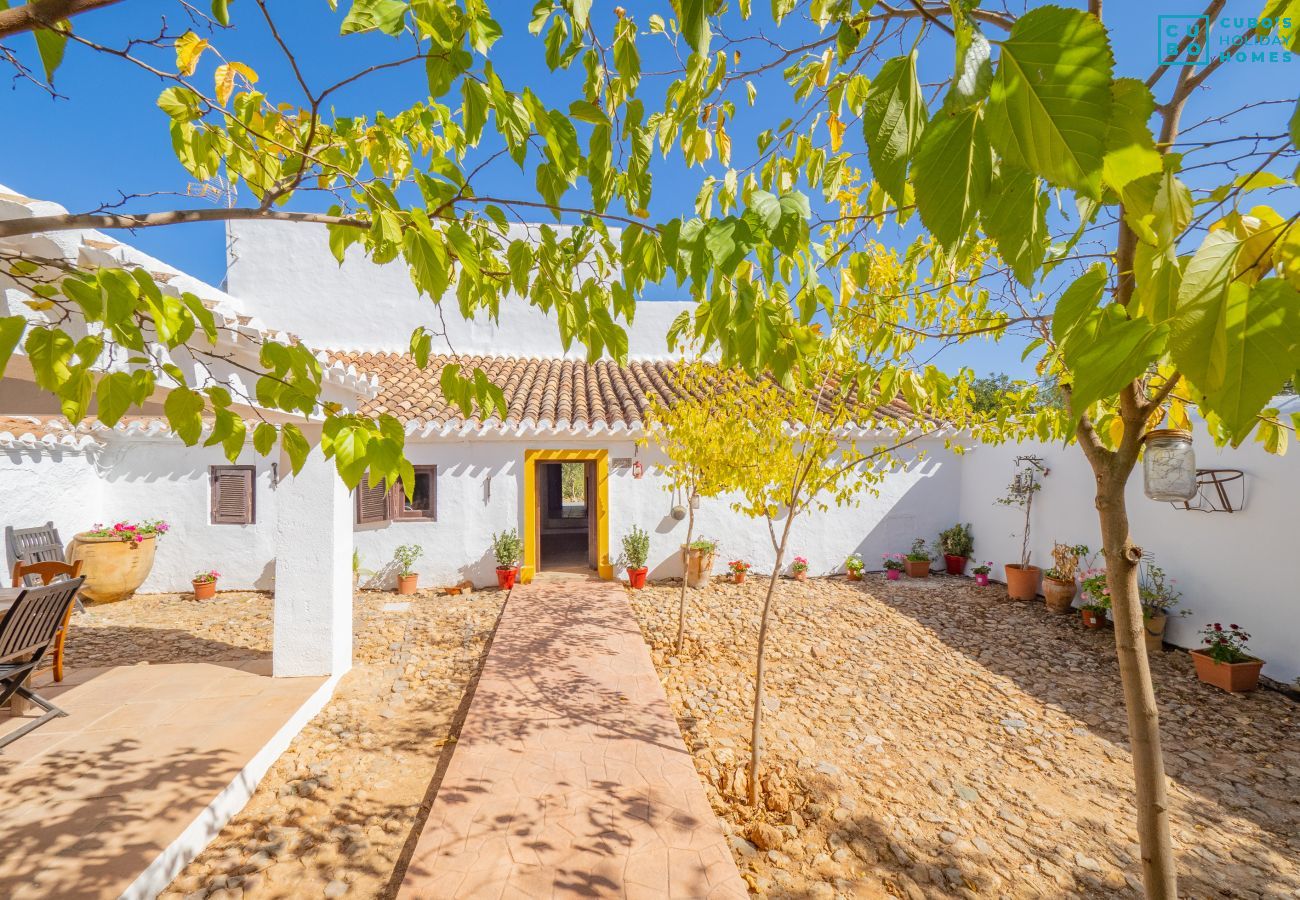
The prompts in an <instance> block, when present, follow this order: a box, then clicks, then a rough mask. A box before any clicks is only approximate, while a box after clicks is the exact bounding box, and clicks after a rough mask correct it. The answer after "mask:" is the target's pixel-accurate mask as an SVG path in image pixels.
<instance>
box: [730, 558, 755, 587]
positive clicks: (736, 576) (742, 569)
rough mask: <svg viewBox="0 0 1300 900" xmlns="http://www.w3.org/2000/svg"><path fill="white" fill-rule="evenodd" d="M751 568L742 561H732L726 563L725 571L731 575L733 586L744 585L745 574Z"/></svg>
mask: <svg viewBox="0 0 1300 900" xmlns="http://www.w3.org/2000/svg"><path fill="white" fill-rule="evenodd" d="M752 568H753V566H751V565H750V564H749V563H747V562H745V561H744V560H743V559H733V560H732V561H731V562H729V563H727V571H728V572H730V573H731V580H732V582H734V583H735V584H744V583H745V573H746V572H748V571H749V570H750V569H752Z"/></svg>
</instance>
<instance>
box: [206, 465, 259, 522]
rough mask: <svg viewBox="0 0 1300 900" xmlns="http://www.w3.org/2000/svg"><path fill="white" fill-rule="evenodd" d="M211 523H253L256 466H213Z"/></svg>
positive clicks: (211, 472) (211, 470)
mask: <svg viewBox="0 0 1300 900" xmlns="http://www.w3.org/2000/svg"><path fill="white" fill-rule="evenodd" d="M209 476H210V480H211V482H212V524H213V525H252V524H254V523H255V522H256V521H257V510H256V502H255V500H256V491H255V490H254V488H255V486H256V484H257V469H256V468H254V467H253V466H212V468H211V469H210V470H209Z"/></svg>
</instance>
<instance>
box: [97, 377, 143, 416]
mask: <svg viewBox="0 0 1300 900" xmlns="http://www.w3.org/2000/svg"><path fill="white" fill-rule="evenodd" d="M135 395H136V385H135V380H134V379H132V377H131V375H130V374H129V373H127V372H112V373H110V374H108V375H105V376H104V377H103V378H101V379H100V380H99V387H98V388H96V391H95V396H96V398H97V400H98V406H97V407H96V415H97V416H98V417H99V421H101V422H103V423H104V424H105V425H107V426H109V427H110V428H111V427H113V426H114V425H116V424H117V423H118V422H119V421H121V419H122V416H124V415H125V414H126V411H127V410H128V409H130V408H131V406H132V404H134V403H135Z"/></svg>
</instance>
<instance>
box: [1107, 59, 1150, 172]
mask: <svg viewBox="0 0 1300 900" xmlns="http://www.w3.org/2000/svg"><path fill="white" fill-rule="evenodd" d="M1111 94H1112V97H1113V99H1114V105H1113V106H1112V109H1111V117H1110V121H1109V122H1108V123H1107V126H1106V152H1105V155H1104V156H1103V157H1102V163H1101V177H1102V180H1103V181H1104V182H1105V183H1106V184H1107V185H1109V186H1110V187H1112V188H1114V189H1115V190H1117V191H1118V190H1120V189H1121V188H1123V187H1124V186H1125V185H1126V184H1128V183H1130V182H1132V181H1136V180H1137V179H1139V178H1143V177H1146V176H1148V175H1154V174H1156V173H1158V172H1160V171H1161V169H1162V165H1161V161H1160V153H1159V152H1158V151H1157V150H1156V142H1155V139H1154V138H1153V137H1152V136H1151V129H1150V128H1149V127H1147V121H1148V120H1149V119H1150V118H1151V114H1152V113H1154V112H1155V108H1156V101H1155V97H1153V96H1152V95H1151V91H1150V89H1148V88H1147V86H1146V85H1145V84H1143V83H1142V82H1140V81H1138V80H1137V79H1135V78H1119V79H1116V81H1115V83H1114V84H1113V85H1112V87H1111Z"/></svg>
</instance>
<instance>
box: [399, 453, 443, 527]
mask: <svg viewBox="0 0 1300 900" xmlns="http://www.w3.org/2000/svg"><path fill="white" fill-rule="evenodd" d="M413 468H414V469H415V487H414V489H413V490H412V491H411V499H410V500H407V499H406V490H405V489H404V487H403V485H402V482H401V480H398V482H397V484H395V485H394V486H393V492H392V494H390V495H389V499H390V502H391V503H392V505H391V506H390V507H389V514H390V516H391V517H392V518H393V519H394V520H395V521H399V522H436V521H437V520H438V467H437V466H414V467H413Z"/></svg>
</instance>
